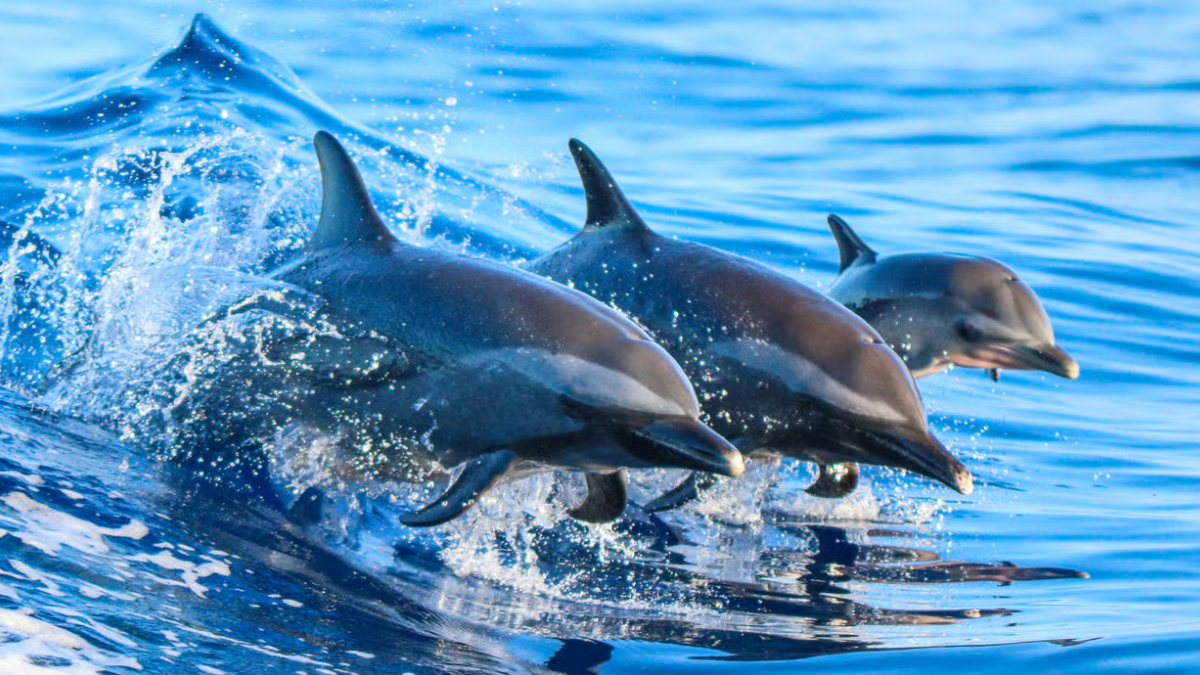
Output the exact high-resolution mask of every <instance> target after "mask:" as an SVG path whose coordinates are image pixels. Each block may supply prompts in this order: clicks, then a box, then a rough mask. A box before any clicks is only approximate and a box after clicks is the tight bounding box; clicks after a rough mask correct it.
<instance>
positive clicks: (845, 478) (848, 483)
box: [804, 462, 858, 499]
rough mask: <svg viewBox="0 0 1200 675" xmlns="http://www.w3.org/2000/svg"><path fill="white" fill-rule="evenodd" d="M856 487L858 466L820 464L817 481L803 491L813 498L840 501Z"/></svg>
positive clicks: (849, 464)
mask: <svg viewBox="0 0 1200 675" xmlns="http://www.w3.org/2000/svg"><path fill="white" fill-rule="evenodd" d="M857 487H858V465H857V464H854V463H852V462H846V463H841V464H820V465H818V468H817V479H816V480H815V481H813V484H812V485H809V486H808V487H807V488H805V489H804V491H805V492H807V493H808V494H810V495H812V496H814V497H823V498H825V499H840V498H841V497H845V496H846V495H848V494H850V493H851V492H854V489H855V488H857Z"/></svg>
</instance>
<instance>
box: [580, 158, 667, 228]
mask: <svg viewBox="0 0 1200 675" xmlns="http://www.w3.org/2000/svg"><path fill="white" fill-rule="evenodd" d="M567 147H569V148H570V149H571V156H572V157H574V158H575V167H576V168H577V169H578V170H579V180H580V181H582V182H583V192H584V195H586V197H587V223H586V224H585V225H584V227H585V228H589V227H632V228H637V229H649V228H647V226H646V223H645V221H643V220H642V217H641V216H639V215H638V213H637V209H635V208H633V205H632V204H630V203H629V200H628V199H626V198H625V193H623V192H621V188H620V187H619V186H618V185H617V181H616V179H614V178H613V177H612V174H611V173H609V172H608V169H607V168H606V167H605V166H604V163H603V162H601V161H600V158H599V157H596V153H594V152H592V150H591V148H589V147H588V146H586V145H584V144H583V142H582V141H580V140H579V139H576V138H572V139H571V140H570V142H569V143H567Z"/></svg>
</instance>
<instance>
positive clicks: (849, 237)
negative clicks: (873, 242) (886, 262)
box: [827, 213, 878, 272]
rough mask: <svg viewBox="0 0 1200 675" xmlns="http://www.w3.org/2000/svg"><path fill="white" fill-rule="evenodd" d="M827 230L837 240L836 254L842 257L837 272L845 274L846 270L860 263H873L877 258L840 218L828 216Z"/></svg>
mask: <svg viewBox="0 0 1200 675" xmlns="http://www.w3.org/2000/svg"><path fill="white" fill-rule="evenodd" d="M827 220H828V222H829V229H830V230H831V231H832V232H833V237H834V239H837V245H838V253H840V254H841V256H842V266H841V269H839V270H838V272H845V271H846V268H848V267H852V266H854V265H858V264H860V263H873V262H875V258H876V257H877V256H878V254H877V253H875V251H874V250H872V249H871V247H870V246H867V243H866V242H865V241H863V240H862V239H861V238H859V236H858V234H856V233H855V232H854V230H853V229H851V228H850V226H849V225H848V224H847V223H846V221H844V220H842V219H841V218H839V217H837V216H835V215H833V214H832V213H831V214H829V218H828V219H827Z"/></svg>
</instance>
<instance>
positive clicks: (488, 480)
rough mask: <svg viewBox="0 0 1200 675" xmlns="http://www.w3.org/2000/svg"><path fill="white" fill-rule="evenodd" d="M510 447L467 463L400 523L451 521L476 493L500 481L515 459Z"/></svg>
mask: <svg viewBox="0 0 1200 675" xmlns="http://www.w3.org/2000/svg"><path fill="white" fill-rule="evenodd" d="M516 459H517V455H516V453H514V452H512V451H511V450H495V451H492V452H489V453H487V454H484V455H480V456H478V457H476V458H475V459H473V460H471V461H470V462H467V465H466V467H464V468H463V472H462V473H461V474H459V476H458V478H457V479H456V480H455V481H454V483H453V484H452V485H451V486H450V487H449V488H447V490H446V492H445V494H443V495H442V496H441V498H440V499H438V500H437V501H436V502H433V503H432V504H429V505H427V506H425V507H424V508H422V509H420V510H418V511H415V512H413V513H409V514H406V515H403V516H400V522H402V523H404V524H405V525H408V526H410V527H432V526H433V525H441V524H442V523H444V522H446V521H448V520H453V519H455V518H457V517H458V516H460V515H462V513H463V512H464V511H466V510H467V509H469V508H471V507H472V506H474V505H475V502H477V501H479V497H480V495H482V494H483V493H484V492H487V491H488V489H490V488H491V487H492V486H493V485H495V484H496V483H498V482H500V479H501V478H502V477H503V476H504V474H505V472H507V471H508V469H509V468H510V467H511V466H512V465H513V462H514V461H516Z"/></svg>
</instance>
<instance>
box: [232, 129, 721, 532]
mask: <svg viewBox="0 0 1200 675" xmlns="http://www.w3.org/2000/svg"><path fill="white" fill-rule="evenodd" d="M314 145H315V147H316V151H317V157H318V159H319V161H320V166H321V184H322V194H323V200H322V205H321V217H320V222H319V224H318V226H317V228H316V230H315V232H314V234H313V235H312V238H311V239H310V241H309V242H308V244H307V247H306V248H305V251H304V254H303V255H302V256H301V257H300V258H299V259H297V260H295V261H293V262H292V263H290V264H288V265H286V266H284V267H283V268H281V269H280V270H278V271H277V272H276V273H275V274H274V275H273V276H274V278H275V279H276V280H278V281H280V282H285V283H286V284H288V285H290V286H291V287H298V288H299V289H303V291H307V292H308V293H309V294H311V295H312V296H315V297H316V298H318V299H319V311H318V315H319V319H320V323H321V325H324V326H327V327H331V328H327V329H326V330H325V331H324V332H321V331H317V333H318V334H307V335H303V336H299V337H298V336H297V335H296V334H295V332H294V331H292V332H289V333H287V334H283V335H280V336H279V337H278V338H269V339H268V340H267V341H268V344H267V345H266V346H265V347H264V348H262V349H259V350H258V351H259V352H260V353H263V354H266V355H267V358H268V360H270V361H272V362H279V363H284V364H296V365H294V366H289V367H285V368H283V369H282V370H281V371H280V374H278V375H275V376H272V377H274V378H275V379H274V380H273V381H272V382H273V384H270V385H266V384H263V383H262V382H260V381H257V380H256V381H253V382H252V384H253V386H254V387H255V388H261V387H268V388H270V389H271V391H270V394H269V397H270V398H271V403H270V405H269V406H268V415H267V419H266V423H267V424H268V425H269V426H268V429H286V428H288V427H289V425H297V424H302V425H303V426H304V427H305V428H306V429H315V430H317V431H318V432H323V433H326V434H335V435H338V436H339V440H338V444H337V449H336V450H337V453H339V454H337V456H338V457H340V463H339V464H338V466H337V467H335V469H334V470H335V471H336V472H338V473H341V474H343V475H355V476H366V477H368V478H370V477H378V478H381V479H394V480H405V481H427V480H440V479H445V478H447V477H448V475H449V471H448V470H449V469H450V468H452V467H455V466H459V465H461V466H462V467H463V468H462V472H461V473H460V474H459V476H458V477H457V479H455V480H454V481H453V483H452V485H450V487H449V489H448V490H447V491H446V492H445V494H444V495H443V496H442V497H441V498H439V499H437V500H436V501H435V502H433V503H432V504H429V505H428V506H426V507H424V508H422V509H420V510H418V511H416V512H415V513H412V514H408V515H406V516H404V517H402V519H401V520H402V521H403V522H404V523H406V524H408V525H413V526H428V525H436V524H439V523H443V522H446V521H447V520H450V519H452V518H455V517H457V516H458V515H459V514H461V513H462V512H463V511H465V510H466V509H468V508H469V507H470V506H471V505H473V504H474V503H475V502H476V501H477V500H478V498H479V496H480V495H481V494H482V493H483V492H484V491H486V490H488V489H489V488H491V487H492V486H494V485H496V484H497V483H499V482H500V481H502V480H511V479H514V478H518V477H522V476H525V475H528V474H530V473H533V472H538V471H546V470H558V469H564V470H573V471H581V472H584V473H585V474H586V482H587V486H588V496H587V498H586V500H585V501H584V503H583V504H582V505H581V506H579V507H577V508H575V509H574V510H573V511H572V512H571V514H572V515H573V516H574V517H575V518H578V519H581V520H585V521H596V522H600V521H607V520H611V519H613V518H616V517H617V516H619V515H620V514H621V513H622V512H623V511H624V508H625V505H626V483H625V469H626V468H645V467H655V468H661V467H675V468H686V469H692V470H699V471H705V472H715V473H719V474H722V475H728V476H736V475H738V474H740V473H741V472H742V469H743V463H742V457H741V455H740V454H739V453H738V451H737V450H736V448H734V447H733V446H732V445H731V444H730V443H729V442H728V441H726V440H725V439H723V438H721V437H720V436H719V435H717V434H716V433H715V432H713V431H712V430H711V429H709V428H708V427H707V426H705V425H704V424H702V423H701V422H700V421H699V417H700V409H699V405H698V402H697V398H696V395H695V392H694V391H693V389H692V387H691V384H690V383H689V382H688V380H687V378H686V376H685V375H684V373H683V371H682V370H681V369H680V367H679V366H678V364H676V363H675V362H674V361H673V360H672V359H671V357H670V356H669V355H668V354H667V352H666V351H664V350H663V349H662V348H661V347H659V346H658V345H657V344H656V343H655V342H654V341H653V340H651V339H650V337H649V336H648V335H647V334H646V333H645V331H643V330H642V329H641V328H639V327H638V326H637V325H636V324H635V323H633V322H632V321H631V320H629V319H628V318H626V317H625V316H623V315H621V314H620V313H619V312H617V311H615V310H613V309H611V308H609V307H606V306H604V305H603V304H601V303H599V302H597V301H596V300H594V299H593V298H591V297H588V296H587V295H585V294H583V293H580V292H578V291H573V290H571V289H568V288H566V287H563V286H560V285H558V284H555V283H553V282H550V281H548V280H546V279H544V278H542V277H539V276H536V275H533V274H530V273H528V272H524V271H521V270H517V269H514V268H511V267H508V266H505V265H501V264H499V263H493V262H489V261H485V260H480V259H476V258H469V257H465V256H461V255H456V254H452V253H448V252H443V251H437V250H430V249H427V248H422V247H417V246H412V245H409V244H406V243H403V242H401V241H399V240H398V239H396V238H395V237H394V236H393V235H392V234H391V233H390V232H389V231H388V228H387V227H386V225H385V224H384V223H383V221H382V220H381V219H380V217H379V215H378V214H377V213H376V211H375V209H374V207H373V205H372V203H371V200H370V198H369V196H368V194H367V189H366V187H365V186H364V184H363V182H362V178H361V176H360V175H359V172H358V170H357V168H356V167H355V165H354V163H353V161H352V160H351V158H350V156H349V155H348V154H347V152H346V150H345V149H344V148H343V147H342V146H341V145H340V144H339V143H338V141H337V140H335V139H334V137H333V136H331V135H330V134H328V133H326V132H320V133H318V134H317V135H316V137H315V139H314ZM260 311H261V307H257V306H254V305H253V303H251V304H250V305H248V306H243V307H235V308H233V309H231V310H230V314H231V315H232V316H233V317H234V318H237V317H238V316H245V315H249V314H253V313H255V312H260ZM268 332H269V331H268ZM262 370H263V369H262V368H260V367H259V366H257V365H255V366H254V373H253V377H254V378H259V379H261V378H263V377H267V376H266V375H262V374H261V371H262ZM243 376H244V373H239V374H237V375H234V376H231V377H232V379H231V380H230V382H238V381H240V380H239V378H241V377H243ZM249 388H250V387H249V386H247V387H243V389H242V390H241V391H245V390H247V389H249ZM223 389H224V390H225V391H227V392H228V391H229V390H230V389H232V388H231V387H229V386H225V387H223ZM227 395H228V396H229V397H230V398H231V399H232V400H231V401H230V404H231V407H232V408H234V412H236V408H237V407H238V406H237V403H238V401H237V399H238V396H239V392H238V391H234V392H233V393H232V394H227ZM242 396H244V399H245V400H246V401H249V400H251V399H252V398H253V397H252V396H251V395H249V394H242ZM260 398H261V396H260ZM242 406H243V407H244V406H245V403H243V404H242ZM210 407H211V406H210ZM223 414H226V413H223ZM228 414H233V413H228ZM325 461H326V463H328V460H325ZM306 499H307V498H306ZM303 508H304V509H308V508H309V507H308V506H305V507H303Z"/></svg>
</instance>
